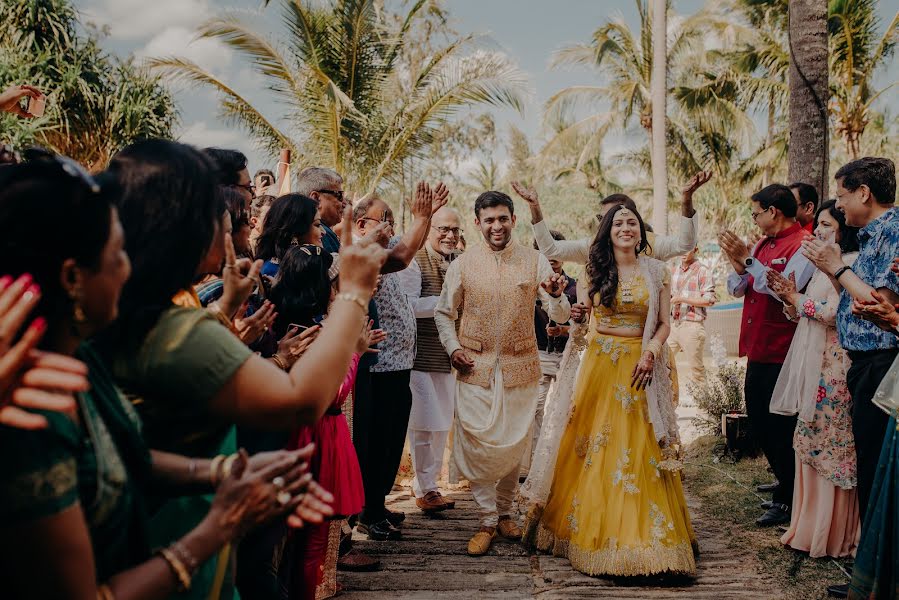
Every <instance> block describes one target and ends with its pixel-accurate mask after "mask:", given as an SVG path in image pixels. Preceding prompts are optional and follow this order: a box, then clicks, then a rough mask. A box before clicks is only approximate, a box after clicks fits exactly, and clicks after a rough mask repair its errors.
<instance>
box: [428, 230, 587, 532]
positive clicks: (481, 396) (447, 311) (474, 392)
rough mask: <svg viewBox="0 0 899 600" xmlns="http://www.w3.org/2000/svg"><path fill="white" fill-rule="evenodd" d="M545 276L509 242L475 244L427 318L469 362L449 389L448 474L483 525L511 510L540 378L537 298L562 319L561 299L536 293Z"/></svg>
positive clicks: (539, 260) (533, 258)
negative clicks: (452, 401)
mask: <svg viewBox="0 0 899 600" xmlns="http://www.w3.org/2000/svg"><path fill="white" fill-rule="evenodd" d="M552 274H553V270H552V267H551V266H550V264H549V261H548V260H547V259H546V257H545V256H542V255H541V254H539V253H538V252H537V251H535V250H532V249H530V248H525V247H523V246H521V245H518V244H516V243H515V242H512V243H510V244H509V246H507V247H506V248H505V249H504V250H502V251H499V252H494V251H492V250H490V249H489V247H488V246H487V245H486V244H481V245H479V246H478V247H476V248H474V249H470V250H469V251H468V252H466V253H465V254H463V255H462V256H461V257H460V258H458V259H457V260H455V261H454V262H453V263H451V264H450V266H449V269H448V270H447V273H446V278H445V280H444V283H443V291H442V294H441V296H440V301H439V302H438V304H437V308H436V311H435V314H434V322H435V323H436V325H437V331H438V333H439V335H440V341H441V343H442V344H443V346H444V348H445V349H446V352H447V354H448V355H449V356H452V354H453V353H454V352H455V351H456V350H464V351H465V352H466V353H468V354H469V356H471V357H472V358H473V359H474V361H475V367H474V369H472V370H471V371H470V372H467V373H460V374H459V376H458V382H457V384H456V416H455V423H454V431H453V440H454V441H453V454H452V461H451V464H450V476H451V478H457V477H459V476H461V477H463V478H465V479H467V480H468V481H469V482H470V483H471V486H472V493H473V495H474V498H475V501H476V502H477V504H478V506H479V508H480V512H481V524H482V525H484V526H488V527H489V526H495V525H496V523H497V519H498V516H499V515H506V514H509V513H510V511H511V508H512V501H513V499H514V496H515V492H516V490H517V488H518V468H519V464H520V463H521V458H522V456H523V454H524V452H525V450H526V449H527V446H528V441H529V434H530V430H531V425H532V424H533V422H534V412H535V410H536V405H537V394H538V387H539V380H540V360H539V357H538V354H537V345H536V338H535V334H534V314H533V313H534V302H535V300H536V299H537V298H539V299H540V300H541V301H542V302H543V305H544V306H545V307H546V308H547V313H549V316H550V318H551V319H553V320H555V321H557V322H560V323H564V322H565V321H567V320H568V317H569V313H570V308H571V307H570V305H569V303H568V299H567V298H566V297H565V294H562V295H561V296H560V297H559V298H553V297H551V296H550V295H549V294H547V293H546V291H545V290H543V288H542V287H540V283H541V282H542V281H544V280H545V279H546V278H548V277H550V276H551V275H552ZM460 310H461V314H460ZM457 319H459V320H460V321H461V323H460V329H459V333H458V334H457V332H456V327H455V321H456V320H457Z"/></svg>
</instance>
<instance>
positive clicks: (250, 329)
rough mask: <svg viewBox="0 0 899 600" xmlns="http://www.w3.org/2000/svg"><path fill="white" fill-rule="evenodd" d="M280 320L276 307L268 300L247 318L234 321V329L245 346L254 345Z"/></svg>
mask: <svg viewBox="0 0 899 600" xmlns="http://www.w3.org/2000/svg"><path fill="white" fill-rule="evenodd" d="M277 318H278V313H276V312H275V305H274V304H272V303H271V302H270V301H268V300H266V301H265V302H263V303H262V306H260V307H259V310H257V311H256V312H254V313H253V314H252V315H250V316H249V317H246V318H238V319H235V320H234V328H235V329H236V330H237V337H239V338H240V341H242V342H243V343H244V344H252V343H253V342H255V341H256V340H258V339H259V337H260V336H261V335H262V334H263V333H265V332H266V331H268V329H269V327H271V326H272V325H273V324H274V323H275V319H277Z"/></svg>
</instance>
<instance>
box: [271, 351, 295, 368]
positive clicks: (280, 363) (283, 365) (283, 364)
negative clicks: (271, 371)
mask: <svg viewBox="0 0 899 600" xmlns="http://www.w3.org/2000/svg"><path fill="white" fill-rule="evenodd" d="M268 358H269V360H271V361H272V362H273V363H275V364H276V365H278V368H279V369H281V370H282V371H289V370H290V367H288V366H287V363H286V362H284V359H283V358H281V357H280V356H278V355H277V354H273V355H271V356H269V357H268Z"/></svg>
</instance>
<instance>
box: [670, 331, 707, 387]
mask: <svg viewBox="0 0 899 600" xmlns="http://www.w3.org/2000/svg"><path fill="white" fill-rule="evenodd" d="M668 346H669V347H670V348H671V362H672V363H673V362H674V361H675V359H676V358H677V353H678V352H683V353H684V359H685V362H686V367H687V368H686V370H685V371H686V372H684V373H680V376H681V377H687V378H688V379H687V381H690V382H693V383H695V384H696V385H703V384H704V383H705V365H704V364H703V362H702V355H703V353H704V352H705V323H703V322H697V321H674V322H673V323H672V324H671V335H669V336H668Z"/></svg>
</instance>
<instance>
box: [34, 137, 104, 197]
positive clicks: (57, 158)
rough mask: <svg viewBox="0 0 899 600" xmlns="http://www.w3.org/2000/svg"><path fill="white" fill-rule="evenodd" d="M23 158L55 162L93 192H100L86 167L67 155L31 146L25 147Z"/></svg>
mask: <svg viewBox="0 0 899 600" xmlns="http://www.w3.org/2000/svg"><path fill="white" fill-rule="evenodd" d="M22 154H23V156H24V157H25V160H27V161H29V162H38V161H42V162H50V163H55V164H56V165H57V166H58V167H59V168H60V169H62V171H63V172H64V173H65V174H66V175H68V176H69V177H71V178H73V179H77V180H78V181H80V182H81V183H82V184H84V186H85V187H86V188H87V189H89V190H90V191H91V193H93V194H99V193H100V184H99V183H97V180H96V179H94V177H93V175H91V174H90V173H88V172H87V169H85V168H84V167H82V166H81V164H80V163H78V162H77V161H74V160H72V159H71V158H69V157H68V156H62V155H61V154H54V153H53V152H50V151H49V150H47V149H46V148H41V147H39V146H33V147H31V148H26V149H25V151H24V152H23V153H22Z"/></svg>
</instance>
